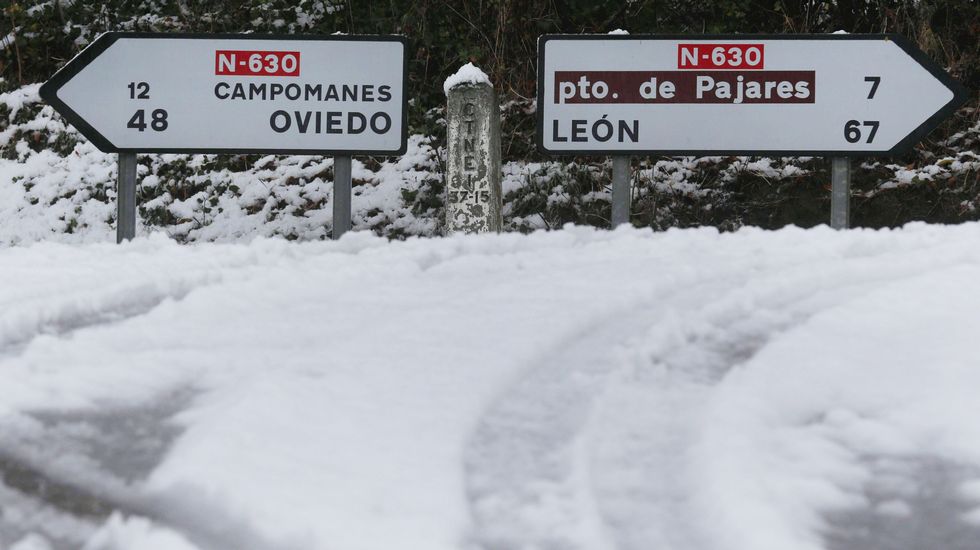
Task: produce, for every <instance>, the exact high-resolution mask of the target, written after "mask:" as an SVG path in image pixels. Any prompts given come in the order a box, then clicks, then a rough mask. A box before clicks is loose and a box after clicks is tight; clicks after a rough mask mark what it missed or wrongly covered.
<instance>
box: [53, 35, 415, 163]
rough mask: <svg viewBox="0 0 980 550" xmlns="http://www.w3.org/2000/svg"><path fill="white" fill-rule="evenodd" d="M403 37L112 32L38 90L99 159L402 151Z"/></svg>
mask: <svg viewBox="0 0 980 550" xmlns="http://www.w3.org/2000/svg"><path fill="white" fill-rule="evenodd" d="M406 50H407V48H406V44H405V40H404V39H403V38H400V37H365V36H325V37H306V36H260V35H189V34H155V33H106V34H104V35H102V36H100V37H99V38H98V39H97V40H96V41H95V42H94V43H92V45H90V46H89V47H88V48H86V49H85V50H84V51H83V52H82V53H81V54H79V55H78V56H77V57H76V58H75V59H73V60H72V61H71V62H70V63H68V65H66V66H65V67H64V68H62V69H61V70H60V71H59V72H58V73H57V74H55V75H54V77H52V78H51V80H50V81H48V82H47V83H45V85H44V86H42V88H41V96H42V97H43V98H44V99H45V100H46V101H47V102H48V103H50V104H51V105H53V106H54V107H55V109H56V110H57V111H58V112H60V113H61V114H62V115H64V116H65V117H66V118H67V119H68V121H69V122H70V123H72V124H73V125H74V126H76V127H77V128H78V129H79V130H80V131H81V132H82V133H83V134H84V135H85V136H86V137H88V138H89V139H90V140H91V141H92V142H94V143H95V144H96V145H97V146H98V147H99V148H100V149H101V150H103V151H140V152H188V153H189V152H197V153H201V152H215V153H220V152H235V153H243V152H269V153H322V154H330V153H333V154H343V153H366V154H399V153H402V152H404V150H405V144H406V137H407V123H406V109H405V105H406V97H405V82H406V74H407V73H406V56H407V53H406Z"/></svg>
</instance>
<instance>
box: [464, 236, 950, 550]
mask: <svg viewBox="0 0 980 550" xmlns="http://www.w3.org/2000/svg"><path fill="white" fill-rule="evenodd" d="M908 252H909V251H891V252H884V253H878V254H876V253H874V252H873V251H872V253H871V254H869V255H868V256H861V255H855V256H854V257H853V258H844V259H842V260H840V261H837V262H836V263H834V264H833V265H831V266H830V267H826V268H824V269H813V268H812V266H810V265H805V264H801V263H791V264H789V265H785V266H782V268H781V269H775V270H771V271H770V272H768V273H766V274H765V276H758V277H755V278H749V277H750V275H751V274H750V273H747V270H745V269H744V266H743V269H741V270H739V269H738V266H733V270H732V272H729V273H723V272H720V271H719V272H718V273H716V274H715V275H714V278H713V279H710V280H706V281H705V280H702V281H698V282H691V283H689V284H687V285H678V288H676V289H668V290H671V291H670V292H665V293H663V295H664V296H665V299H664V303H663V304H657V303H656V302H655V301H649V302H645V303H643V304H641V305H639V306H638V307H637V308H635V309H632V310H631V311H629V312H627V313H625V314H623V315H620V316H618V317H610V318H608V319H606V320H605V321H606V322H605V323H600V324H599V325H598V327H593V328H590V329H588V330H583V331H581V332H580V333H579V334H576V335H573V336H571V337H569V338H568V339H567V340H566V341H565V342H563V343H562V344H561V345H560V346H558V348H557V349H556V350H555V353H554V354H553V355H552V356H549V357H546V358H544V359H543V360H542V362H541V363H540V364H539V365H537V366H536V367H535V368H534V369H533V370H532V371H530V372H529V374H528V375H527V376H526V377H525V378H523V379H522V380H520V381H518V382H517V383H516V384H515V385H514V386H513V387H512V388H511V389H510V390H509V391H508V392H506V393H505V394H504V395H502V396H500V397H499V398H498V400H497V402H496V403H495V404H494V405H493V406H492V407H491V408H490V409H489V410H488V411H487V413H486V414H485V416H484V418H483V419H482V420H481V422H480V424H479V426H478V427H477V429H476V430H475V432H474V434H473V436H472V437H471V440H470V442H469V444H468V447H467V450H466V463H465V469H466V476H467V487H468V496H469V499H470V506H471V511H472V515H473V520H474V528H473V532H472V534H471V539H472V540H471V542H472V543H473V544H474V545H475V546H477V547H480V548H483V549H485V550H510V549H513V548H528V549H543V550H578V549H590V550H592V549H598V550H605V549H609V548H616V549H620V550H649V549H651V548H653V549H658V550H715V549H716V548H723V546H722V547H719V546H717V544H716V543H717V541H716V540H711V539H710V536H709V535H708V534H706V529H705V525H704V521H705V519H704V518H703V517H702V515H701V514H700V513H699V511H698V508H697V506H696V504H694V503H692V502H691V500H690V499H691V495H692V493H693V491H692V489H693V487H694V482H695V481H696V480H695V479H694V476H696V472H694V471H692V469H691V467H690V466H689V464H688V460H689V458H690V457H689V454H688V453H689V451H690V450H691V449H692V447H693V446H694V445H696V444H697V435H698V434H697V429H696V426H697V422H698V418H699V415H700V413H701V409H702V407H703V405H704V404H705V402H706V400H707V399H708V397H709V396H710V393H711V391H712V390H713V388H714V386H716V385H717V384H719V383H720V382H721V381H722V380H723V378H724V377H725V375H726V374H727V373H729V372H730V371H731V370H732V369H733V368H735V367H736V366H738V365H740V364H742V363H744V362H746V361H748V360H749V359H750V358H751V357H753V356H754V355H755V354H756V353H757V352H758V351H759V350H761V349H762V348H763V347H765V346H766V345H767V343H768V342H770V341H771V340H772V339H773V338H775V337H777V336H778V335H779V334H781V333H784V332H785V331H787V330H790V329H791V328H792V327H794V326H796V325H799V324H802V323H804V322H805V321H806V320H807V319H808V318H809V317H811V316H812V315H814V314H816V313H818V312H820V311H822V310H824V309H826V308H828V307H832V306H834V305H836V304H839V303H842V302H845V301H848V300H851V299H854V298H856V297H859V296H861V295H862V294H863V293H865V292H866V291H868V290H870V289H872V288H874V287H876V286H878V285H881V284H888V282H889V281H891V280H894V279H896V278H901V277H903V276H904V277H908V276H917V275H921V274H922V273H926V272H928V271H930V270H933V269H942V265H941V264H942V262H934V261H927V262H915V261H909V258H908V257H906V256H904V255H907V253H908ZM914 252H915V251H912V253H913V254H914ZM869 262H875V269H873V270H868V271H867V272H861V273H860V274H859V275H858V274H857V273H858V272H857V271H856V270H855V265H854V264H861V265H862V266H864V265H869ZM712 282H714V283H715V288H712V285H711V283H712ZM830 284H832V285H833V286H832V287H831V286H829V285H830ZM696 285H700V287H701V288H698V286H696ZM843 538H845V539H846V535H845V536H843ZM839 540H841V538H840V537H839V538H838V541H839ZM833 548H834V550H838V549H840V550H844V549H845V548H846V550H857V549H856V547H855V548H852V547H846V546H839V545H838V546H834V547H833ZM909 550H911V547H910V548H909Z"/></svg>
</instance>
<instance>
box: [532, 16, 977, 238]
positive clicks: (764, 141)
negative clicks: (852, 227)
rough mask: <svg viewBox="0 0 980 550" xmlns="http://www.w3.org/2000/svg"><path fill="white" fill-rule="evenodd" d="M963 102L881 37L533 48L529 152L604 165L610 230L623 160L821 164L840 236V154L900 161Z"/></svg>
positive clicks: (843, 198) (890, 38) (544, 43)
mask: <svg viewBox="0 0 980 550" xmlns="http://www.w3.org/2000/svg"><path fill="white" fill-rule="evenodd" d="M966 99H967V93H966V90H965V89H964V88H963V87H962V86H960V85H959V84H958V83H957V82H956V81H954V80H953V79H952V78H950V76H949V75H948V74H946V73H945V72H944V71H943V70H942V69H941V68H939V67H938V66H937V65H936V64H935V63H934V62H933V61H931V60H930V59H929V58H928V57H927V56H926V55H925V54H924V53H922V52H921V51H920V50H919V49H917V48H916V47H915V46H914V45H912V44H911V43H910V42H909V41H908V40H906V39H905V38H903V37H902V36H899V35H892V34H878V35H860V34H831V35H728V36H718V35H715V36H712V35H707V36H705V35H698V36H684V35H674V36H669V35H647V36H644V35H619V36H610V35H605V34H601V35H548V36H543V37H541V38H540V39H539V40H538V103H537V114H538V132H537V139H538V147H539V149H541V151H543V152H544V153H547V154H551V155H609V156H612V157H613V185H612V220H611V222H612V225H613V226H615V225H617V224H620V223H625V222H627V221H628V219H629V203H628V200H629V185H628V177H629V156H631V155H633V156H635V155H650V154H659V155H669V156H682V155H703V156H729V155H731V156H736V155H779V156H795V155H801V156H823V157H831V158H833V160H832V166H833V169H832V171H831V172H832V180H833V193H832V219H831V223H832V225H833V226H834V227H839V228H844V227H847V226H848V223H849V220H848V195H849V180H850V173H849V165H850V161H849V158H850V157H855V156H872V155H889V156H891V155H897V154H900V153H902V152H904V151H907V150H908V149H910V148H911V147H912V146H913V145H914V144H915V143H916V142H918V141H919V140H920V139H921V138H922V137H923V136H925V134H926V133H928V132H929V131H930V130H932V129H933V128H935V127H936V125H938V124H939V122H941V121H942V120H943V118H945V117H947V116H949V115H950V114H952V112H953V111H954V110H955V109H956V108H958V107H959V106H960V105H962V104H963V103H964V102H965V101H966Z"/></svg>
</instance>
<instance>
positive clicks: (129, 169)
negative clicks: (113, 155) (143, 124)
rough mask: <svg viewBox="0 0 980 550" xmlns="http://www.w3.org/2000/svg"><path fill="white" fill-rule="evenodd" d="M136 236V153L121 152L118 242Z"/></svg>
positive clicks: (117, 202)
mask: <svg viewBox="0 0 980 550" xmlns="http://www.w3.org/2000/svg"><path fill="white" fill-rule="evenodd" d="M135 237H136V153H130V152H122V153H119V182H118V184H117V186H116V243H121V242H123V241H128V240H132V239H133V238H135Z"/></svg>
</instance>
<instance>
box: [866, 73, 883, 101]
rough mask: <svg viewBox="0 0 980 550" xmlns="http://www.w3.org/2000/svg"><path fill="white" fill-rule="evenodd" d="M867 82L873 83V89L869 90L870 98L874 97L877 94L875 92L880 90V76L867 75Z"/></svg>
mask: <svg viewBox="0 0 980 550" xmlns="http://www.w3.org/2000/svg"><path fill="white" fill-rule="evenodd" d="M864 81H865V82H870V83H871V91H870V92H868V99H872V98H874V96H875V92H877V91H878V85H879V84H881V77H880V76H866V77H864Z"/></svg>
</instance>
